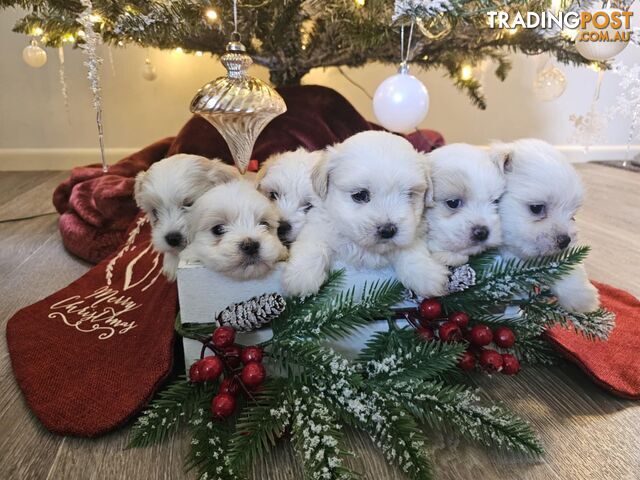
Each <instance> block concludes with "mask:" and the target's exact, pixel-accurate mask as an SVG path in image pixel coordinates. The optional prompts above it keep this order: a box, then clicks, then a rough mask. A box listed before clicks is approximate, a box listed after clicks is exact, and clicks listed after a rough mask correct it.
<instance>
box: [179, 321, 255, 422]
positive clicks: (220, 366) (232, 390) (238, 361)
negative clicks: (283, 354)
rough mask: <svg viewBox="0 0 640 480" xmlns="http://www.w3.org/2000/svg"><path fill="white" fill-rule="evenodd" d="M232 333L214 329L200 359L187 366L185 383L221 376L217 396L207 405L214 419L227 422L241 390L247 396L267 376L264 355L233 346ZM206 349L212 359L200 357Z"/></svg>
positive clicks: (206, 380)
mask: <svg viewBox="0 0 640 480" xmlns="http://www.w3.org/2000/svg"><path fill="white" fill-rule="evenodd" d="M235 339H236V331H235V330H234V329H233V328H231V327H226V326H225V327H218V328H216V329H215V331H214V332H213V335H212V336H211V339H210V341H207V342H205V347H204V348H203V349H202V351H203V358H201V359H200V360H198V361H197V362H195V363H194V364H193V365H191V368H190V369H189V379H190V380H191V381H192V382H194V383H201V382H215V381H217V380H218V379H219V378H220V376H221V375H222V374H223V373H224V379H223V380H222V382H220V387H219V389H218V394H217V395H216V396H215V397H213V400H212V401H211V412H212V413H213V416H214V417H216V418H227V417H229V416H231V415H232V414H233V412H234V411H235V409H236V397H237V396H238V394H239V393H240V391H241V390H244V391H245V392H246V393H247V394H248V395H250V392H251V391H252V390H255V389H256V388H258V387H259V386H260V385H262V384H263V383H264V381H265V378H266V376H267V372H266V370H265V368H264V365H262V357H263V355H264V352H263V351H262V349H261V348H260V347H255V346H253V347H244V348H242V347H240V346H239V345H236V344H235V343H234V342H235ZM206 348H209V349H210V350H212V351H213V352H214V353H215V355H210V356H207V357H204V351H205V349H206Z"/></svg>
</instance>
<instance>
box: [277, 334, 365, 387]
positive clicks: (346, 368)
mask: <svg viewBox="0 0 640 480" xmlns="http://www.w3.org/2000/svg"><path fill="white" fill-rule="evenodd" d="M270 353H271V359H272V360H273V361H274V362H275V363H276V364H277V365H278V366H279V367H280V368H282V369H283V370H286V371H287V374H288V378H289V379H290V380H299V379H301V378H302V377H306V376H310V377H319V378H325V379H337V378H343V379H344V380H345V381H347V382H349V383H350V384H352V385H360V384H361V383H362V376H361V375H360V374H359V373H358V372H357V370H356V369H355V367H354V366H353V365H351V364H350V362H349V361H348V360H347V359H345V358H344V357H342V356H341V355H339V354H338V353H336V352H335V351H334V350H333V349H332V348H331V347H329V346H327V345H324V344H321V343H319V342H317V341H314V340H304V339H277V340H274V341H273V343H272V344H271V352H270Z"/></svg>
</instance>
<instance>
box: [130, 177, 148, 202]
mask: <svg viewBox="0 0 640 480" xmlns="http://www.w3.org/2000/svg"><path fill="white" fill-rule="evenodd" d="M146 176H147V172H145V171H144V170H143V171H141V172H138V174H137V175H136V181H135V183H134V184H133V197H134V198H135V200H136V204H137V205H138V207H141V208H142V206H141V205H140V192H142V184H143V183H144V179H145V178H146Z"/></svg>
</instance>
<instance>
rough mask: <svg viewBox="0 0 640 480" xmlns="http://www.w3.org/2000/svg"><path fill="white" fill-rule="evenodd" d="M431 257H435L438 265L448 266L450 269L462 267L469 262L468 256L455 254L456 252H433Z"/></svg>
mask: <svg viewBox="0 0 640 480" xmlns="http://www.w3.org/2000/svg"><path fill="white" fill-rule="evenodd" d="M431 257H433V259H434V260H436V261H437V262H438V263H441V264H443V265H447V266H450V267H458V266H460V265H464V264H465V263H467V262H468V261H469V256H468V255H462V254H460V253H455V252H445V251H439V252H432V253H431Z"/></svg>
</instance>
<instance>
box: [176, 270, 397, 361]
mask: <svg viewBox="0 0 640 480" xmlns="http://www.w3.org/2000/svg"><path fill="white" fill-rule="evenodd" d="M283 265H284V264H280V265H279V266H278V267H277V268H276V269H274V271H273V272H272V273H271V274H270V275H269V276H267V277H265V278H262V279H259V280H248V281H239V280H234V279H231V278H229V277H226V276H224V275H221V274H219V273H216V272H214V271H211V270H209V269H207V268H204V267H203V266H202V265H201V264H200V263H187V262H181V263H180V267H179V268H178V297H179V300H180V317H181V320H182V322H183V323H208V322H212V321H213V320H214V319H215V317H216V316H217V315H218V313H220V311H222V310H223V309H224V308H226V307H227V306H229V305H230V304H232V303H237V302H242V301H245V300H248V299H250V298H251V297H255V296H258V295H262V294H263V293H274V292H275V293H282V286H281V284H280V276H281V274H282V268H283ZM335 268H344V270H345V277H344V286H345V289H348V288H351V287H353V286H355V288H356V294H357V295H359V294H360V293H361V292H362V287H364V284H365V283H367V284H371V283H372V282H375V281H377V280H386V279H389V278H394V275H393V270H391V269H390V268H387V269H381V270H355V269H353V268H345V267H343V266H340V265H336V267H335ZM399 306H400V305H399ZM399 325H401V326H402V323H400V322H399ZM381 330H387V322H386V321H384V320H382V321H378V322H372V323H371V324H370V325H369V326H367V327H365V328H362V329H360V330H358V331H357V332H355V333H353V334H352V335H350V336H349V337H345V338H344V339H341V340H339V341H336V342H332V343H331V345H332V347H333V348H335V349H336V351H338V352H340V353H342V354H343V355H345V356H347V357H348V358H353V357H355V356H356V355H357V353H358V352H359V351H360V349H361V348H362V347H363V346H364V344H365V342H366V341H367V339H368V338H369V337H370V336H371V334H372V333H374V332H377V331H381ZM271 335H272V332H271V329H270V328H263V329H260V330H258V331H256V332H250V333H239V334H238V335H237V343H239V344H241V345H254V344H256V343H259V342H263V341H265V340H268V339H269V338H271ZM201 348H202V344H201V343H200V342H197V341H195V340H189V339H184V355H185V365H186V367H187V369H188V368H189V366H190V365H191V364H192V363H193V361H194V360H196V359H198V358H200V350H201Z"/></svg>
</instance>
